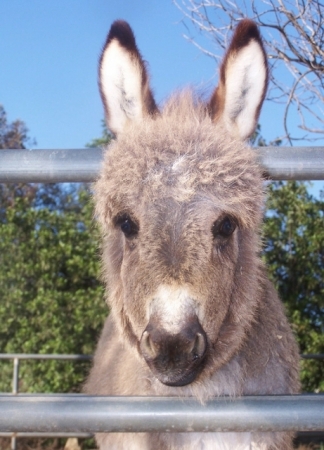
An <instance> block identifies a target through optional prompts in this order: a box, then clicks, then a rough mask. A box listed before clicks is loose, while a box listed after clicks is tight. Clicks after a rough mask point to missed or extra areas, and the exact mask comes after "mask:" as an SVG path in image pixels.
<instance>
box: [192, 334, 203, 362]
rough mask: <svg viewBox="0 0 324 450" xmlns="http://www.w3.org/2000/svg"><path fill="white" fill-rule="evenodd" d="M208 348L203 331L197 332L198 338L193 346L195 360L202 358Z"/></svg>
mask: <svg viewBox="0 0 324 450" xmlns="http://www.w3.org/2000/svg"><path fill="white" fill-rule="evenodd" d="M205 350H206V339H205V337H204V336H203V335H202V334H201V333H197V334H196V338H195V341H194V344H193V347H192V353H193V360H194V361H195V360H197V359H198V358H201V357H202V356H203V355H204V353H205Z"/></svg>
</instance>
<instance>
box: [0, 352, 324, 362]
mask: <svg viewBox="0 0 324 450" xmlns="http://www.w3.org/2000/svg"><path fill="white" fill-rule="evenodd" d="M300 357H301V358H303V359H324V353H309V354H302V355H300ZM14 358H18V359H24V360H25V359H32V360H35V359H38V360H46V359H58V360H62V359H63V360H67V361H91V360H92V359H93V355H76V354H75V355H72V354H71V355H69V354H65V355H64V354H57V353H50V354H47V353H44V354H43V353H0V360H1V359H14Z"/></svg>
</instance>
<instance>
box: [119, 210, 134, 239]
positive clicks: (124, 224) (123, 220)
mask: <svg viewBox="0 0 324 450" xmlns="http://www.w3.org/2000/svg"><path fill="white" fill-rule="evenodd" d="M116 225H117V226H118V227H120V229H121V231H122V232H123V233H124V235H125V236H126V237H127V238H131V237H134V236H136V235H137V233H138V225H137V224H136V223H135V222H134V221H133V220H132V219H131V218H130V217H129V215H128V214H124V215H122V216H121V217H119V218H118V219H117V220H116Z"/></svg>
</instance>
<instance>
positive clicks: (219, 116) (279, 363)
mask: <svg viewBox="0 0 324 450" xmlns="http://www.w3.org/2000/svg"><path fill="white" fill-rule="evenodd" d="M267 79H268V69H267V63H266V55H265V51H264V48H263V44H262V40H261V37H260V34H259V31H258V29H257V27H256V25H255V24H254V23H253V22H252V21H250V20H247V19H246V20H242V21H241V22H240V23H239V24H238V26H237V28H236V31H235V33H234V36H233V39H232V42H231V44H230V46H229V49H228V51H227V53H226V55H225V58H224V61H223V63H222V65H221V67H220V81H219V86H218V87H217V89H216V90H215V91H214V93H213V94H212V96H211V99H210V101H208V102H205V101H203V100H202V99H200V98H199V96H197V95H196V94H195V93H194V92H192V90H191V89H185V90H183V91H180V92H177V93H175V94H173V95H172V96H171V97H170V98H169V100H167V101H166V103H165V105H164V107H163V109H162V110H160V109H158V106H157V104H156V102H155V100H154V97H153V94H152V91H151V89H150V86H149V76H148V72H147V69H146V66H145V63H144V61H143V59H142V57H141V54H140V53H139V50H138V48H137V45H136V42H135V38H134V34H133V32H132V30H131V28H130V27H129V25H128V24H127V23H126V22H124V21H116V22H114V23H113V25H112V27H111V29H110V32H109V34H108V37H107V40H106V43H105V46H104V49H103V52H102V55H101V59H100V69H99V80H100V81H99V83H100V92H101V97H102V100H103V104H104V108H105V113H106V120H107V124H108V126H109V128H110V129H111V130H112V132H113V133H114V134H115V135H116V136H117V139H116V140H115V141H114V142H113V143H112V144H111V145H110V146H109V149H107V151H106V153H105V159H104V164H103V168H102V171H101V175H100V177H99V180H98V181H97V182H96V184H95V188H94V191H95V194H94V195H95V203H96V217H97V218H98V220H99V222H100V224H101V229H102V234H103V250H102V251H103V256H102V259H103V278H104V282H105V283H106V286H107V298H108V303H109V305H110V308H111V311H110V315H109V317H108V319H107V320H106V323H105V325H104V329H103V331H102V334H101V337H100V340H99V343H98V347H97V350H96V353H95V357H94V364H93V367H92V369H91V372H90V374H89V377H88V380H87V382H86V385H85V392H87V393H89V394H98V395H157V396H176V397H189V396H193V397H195V398H197V399H198V400H199V401H201V402H205V401H207V400H208V399H209V398H212V397H214V396H221V395H225V396H234V397H236V396H241V395H254V394H255V395H264V394H291V393H296V392H298V390H299V381H298V363H299V357H298V349H297V345H296V343H295V340H294V337H293V334H292V331H291V329H290V327H289V324H288V322H287V319H286V317H285V314H284V310H283V306H282V304H281V302H280V300H279V298H278V296H277V294H276V292H275V290H274V287H273V286H272V284H271V283H270V281H269V280H268V278H267V275H266V271H265V268H264V266H263V263H262V261H261V259H260V248H261V239H260V224H261V221H262V209H263V200H264V195H263V182H262V171H261V169H260V167H259V165H258V163H257V160H256V156H255V152H254V151H253V150H251V149H250V148H249V146H248V145H247V143H246V140H247V139H248V138H249V136H251V134H252V133H253V131H254V130H255V126H256V123H257V119H258V116H259V113H260V108H261V104H262V102H263V100H264V96H265V92H266V86H267ZM96 439H97V443H98V445H99V447H100V449H102V450H108V449H109V450H111V449H116V450H120V449H125V450H146V449H151V450H173V449H182V450H193V449H194V450H198V449H204V450H210V449H213V450H248V449H254V450H270V449H271V450H275V449H280V450H288V449H291V448H292V444H291V435H290V434H289V433H282V432H281V433H279V432H278V433H277V432H274V433H253V432H244V433H229V432H224V433H215V432H210V433H196V432H193V433H189V432H188V433H111V434H109V433H101V434H98V435H97V436H96Z"/></svg>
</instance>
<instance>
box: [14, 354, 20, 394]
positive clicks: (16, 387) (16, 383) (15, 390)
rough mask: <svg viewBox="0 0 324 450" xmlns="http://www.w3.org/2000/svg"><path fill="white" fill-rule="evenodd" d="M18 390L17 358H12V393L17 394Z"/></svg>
mask: <svg viewBox="0 0 324 450" xmlns="http://www.w3.org/2000/svg"><path fill="white" fill-rule="evenodd" d="M18 391H19V358H17V357H15V358H14V359H13V375H12V393H13V394H18Z"/></svg>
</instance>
